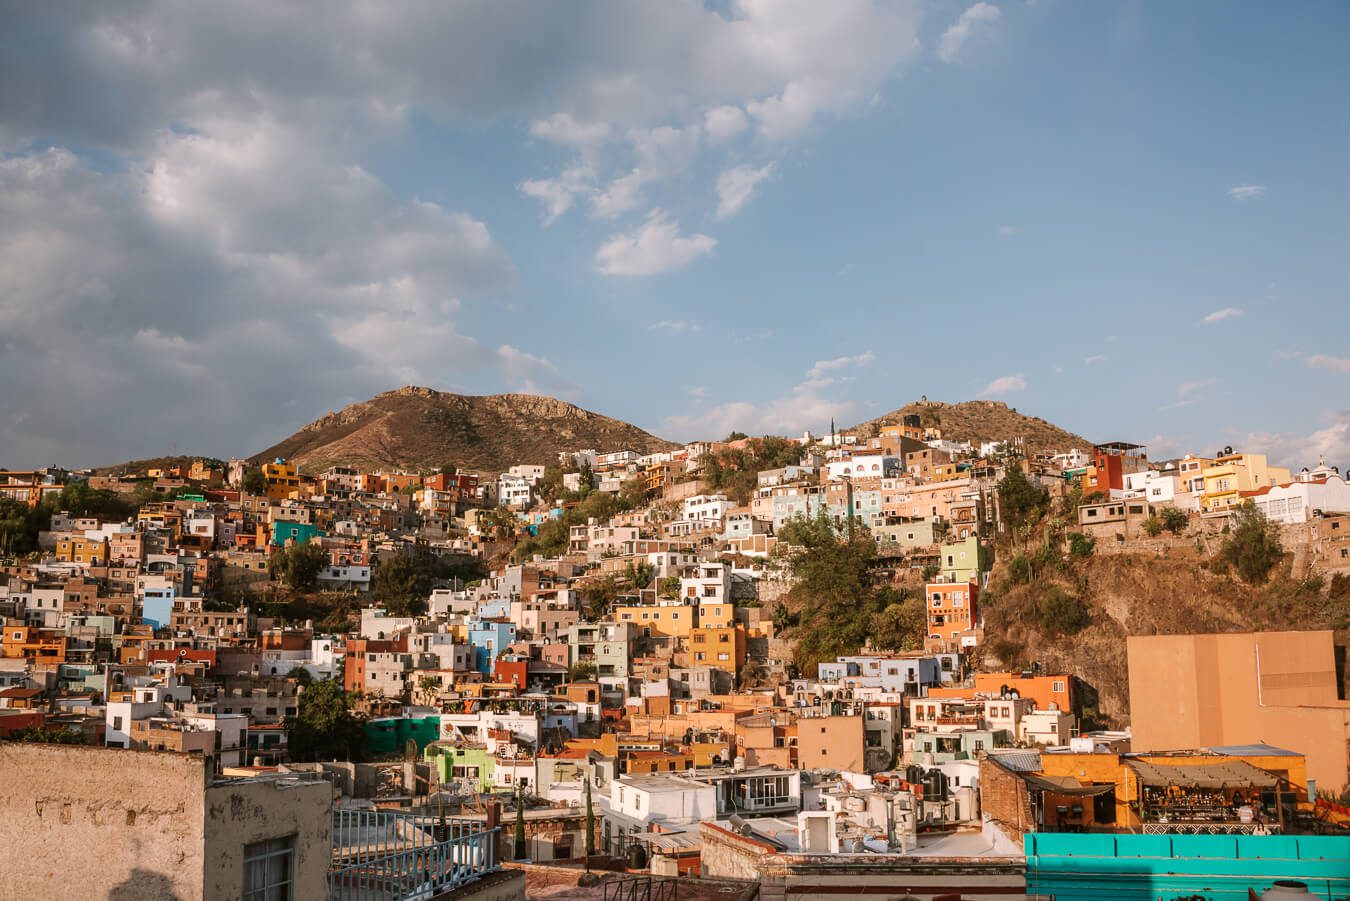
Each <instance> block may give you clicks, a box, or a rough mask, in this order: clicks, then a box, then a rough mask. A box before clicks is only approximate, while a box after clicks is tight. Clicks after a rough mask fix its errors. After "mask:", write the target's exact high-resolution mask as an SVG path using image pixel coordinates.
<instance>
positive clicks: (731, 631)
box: [689, 626, 745, 677]
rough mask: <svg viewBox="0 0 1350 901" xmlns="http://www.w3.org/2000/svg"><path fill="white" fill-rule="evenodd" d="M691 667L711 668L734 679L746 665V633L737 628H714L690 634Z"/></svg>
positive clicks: (701, 629) (702, 629)
mask: <svg viewBox="0 0 1350 901" xmlns="http://www.w3.org/2000/svg"><path fill="white" fill-rule="evenodd" d="M689 663H690V665H691V666H711V667H712V668H713V669H719V670H722V671H723V672H726V673H731V675H732V676H733V677H734V676H735V675H736V674H737V673H739V672H740V671H741V667H742V666H744V665H745V632H744V630H742V629H740V628H738V627H736V626H712V627H709V628H698V629H694V630H693V631H692V632H690V633H689Z"/></svg>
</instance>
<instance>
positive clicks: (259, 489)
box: [239, 466, 267, 495]
mask: <svg viewBox="0 0 1350 901" xmlns="http://www.w3.org/2000/svg"><path fill="white" fill-rule="evenodd" d="M239 487H240V488H242V489H243V490H244V493H245V494H258V495H261V494H266V493H267V477H266V476H264V475H263V473H262V470H261V469H258V468H257V467H254V466H250V467H249V468H248V469H247V470H245V471H244V478H243V479H242V480H241V481H240V483H239Z"/></svg>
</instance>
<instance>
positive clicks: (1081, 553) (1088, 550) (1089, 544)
mask: <svg viewBox="0 0 1350 901" xmlns="http://www.w3.org/2000/svg"><path fill="white" fill-rule="evenodd" d="M1096 545H1097V541H1096V539H1094V538H1093V537H1092V536H1091V535H1087V534H1085V533H1083V532H1070V533H1069V553H1070V554H1073V555H1074V556H1075V557H1091V556H1092V550H1093V548H1094V547H1096Z"/></svg>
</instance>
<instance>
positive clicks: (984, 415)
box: [848, 400, 1092, 453]
mask: <svg viewBox="0 0 1350 901" xmlns="http://www.w3.org/2000/svg"><path fill="white" fill-rule="evenodd" d="M909 415H917V416H918V417H919V420H920V422H921V423H922V424H923V426H924V428H936V429H941V430H942V437H943V438H945V439H946V440H948V441H969V442H970V443H971V444H976V445H978V444H979V443H980V442H982V441H1006V440H1007V439H1009V438H1021V439H1023V441H1024V442H1025V443H1026V449H1027V451H1028V452H1031V453H1036V452H1042V451H1066V450H1068V449H1070V448H1073V447H1077V448H1082V449H1084V450H1086V449H1089V448H1091V447H1092V442H1091V441H1088V440H1087V439H1086V438H1084V437H1083V436H1081V435H1075V434H1074V433H1072V432H1069V431H1066V430H1064V429H1062V428H1060V427H1059V426H1057V425H1055V424H1054V423H1051V422H1047V421H1046V420H1044V419H1042V418H1040V417H1039V416H1028V415H1026V414H1025V413H1019V412H1018V411H1017V410H1015V409H1013V408H1012V407H1009V406H1008V405H1007V404H1005V403H1003V402H1002V401H997V400H968V401H964V402H962V403H958V404H948V403H943V402H942V401H915V402H914V403H909V404H906V405H905V406H903V407H900V408H899V409H896V410H892V411H891V412H889V413H887V414H885V415H883V416H878V417H877V418H876V419H869V420H868V421H867V422H864V423H860V424H858V425H856V426H854V427H853V428H852V429H849V430H848V431H850V432H857V433H859V434H862V435H870V434H871V433H872V431H873V430H874V429H876V428H880V427H881V426H882V425H883V424H886V423H899V422H900V420H901V419H902V418H903V417H905V416H909Z"/></svg>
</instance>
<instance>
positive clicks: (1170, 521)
mask: <svg viewBox="0 0 1350 901" xmlns="http://www.w3.org/2000/svg"><path fill="white" fill-rule="evenodd" d="M1189 522H1190V518H1189V517H1188V516H1187V515H1186V511H1184V510H1179V509H1177V508H1176V507H1164V508H1163V511H1162V524H1163V528H1164V529H1166V530H1167V531H1169V532H1171V533H1172V534H1173V535H1180V534H1181V533H1182V532H1184V531H1186V526H1187V525H1188V524H1189Z"/></svg>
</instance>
